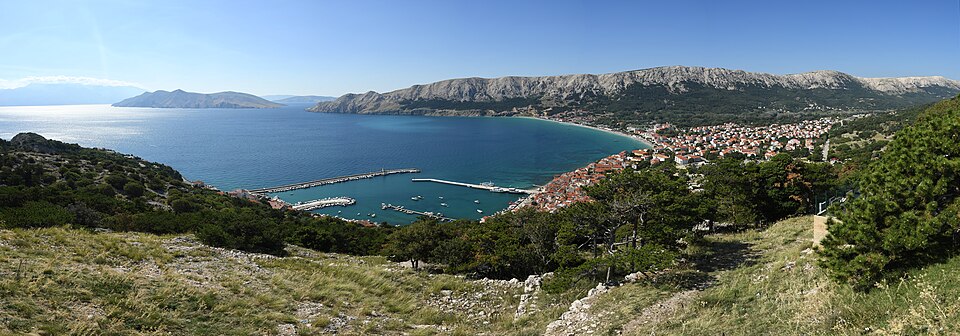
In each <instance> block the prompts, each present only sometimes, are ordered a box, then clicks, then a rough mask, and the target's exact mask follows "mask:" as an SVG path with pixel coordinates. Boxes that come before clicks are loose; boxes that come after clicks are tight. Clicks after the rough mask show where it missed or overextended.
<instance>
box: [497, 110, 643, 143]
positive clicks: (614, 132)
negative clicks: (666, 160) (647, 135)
mask: <svg viewBox="0 0 960 336" xmlns="http://www.w3.org/2000/svg"><path fill="white" fill-rule="evenodd" d="M511 118H525V119H535V120H542V121H549V122H555V123H558V124H564V125H571V126H577V127H583V128H589V129H592V130H595V131H600V132H604V133H608V134H613V135H617V136H621V137H625V138H630V139H632V140H636V141H637V142H640V143H641V144H643V145H645V146H647V148H653V144H651V143H650V142H649V141H647V140H646V139H644V138H641V137H639V136H636V135H630V134H627V133H623V132H620V131H615V130H611V129H606V128H600V127H597V126H590V125H584V124H578V123H575V122H570V121H559V120H553V119H547V118H540V117H530V116H515V117H511Z"/></svg>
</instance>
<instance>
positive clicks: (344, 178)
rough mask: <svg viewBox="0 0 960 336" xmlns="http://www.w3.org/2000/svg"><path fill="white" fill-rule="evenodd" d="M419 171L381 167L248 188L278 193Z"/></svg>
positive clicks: (255, 190) (254, 190)
mask: <svg viewBox="0 0 960 336" xmlns="http://www.w3.org/2000/svg"><path fill="white" fill-rule="evenodd" d="M419 172H420V169H417V168H402V169H380V171H375V172H370V173H363V174H353V175H346V176H338V177H331V178H325V179H320V180H314V181H309V182H301V183H293V184H286V185H282V186H277V187H269V188H257V189H250V190H248V191H249V192H252V193H255V194H269V193H278V192H284V191H290V190H297V189H306V188H313V187H318V186H322V185H325V184H333V183H340V182H347V181H355V180H361V179H368V178H373V177H377V176H387V175H392V174H408V173H419Z"/></svg>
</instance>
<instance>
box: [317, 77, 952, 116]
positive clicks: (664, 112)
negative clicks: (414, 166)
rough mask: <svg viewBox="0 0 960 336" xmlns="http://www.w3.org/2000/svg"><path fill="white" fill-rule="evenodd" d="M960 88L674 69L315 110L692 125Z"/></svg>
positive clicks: (451, 88)
mask: <svg viewBox="0 0 960 336" xmlns="http://www.w3.org/2000/svg"><path fill="white" fill-rule="evenodd" d="M958 92H960V82H958V81H955V80H950V79H946V78H943V77H901V78H861V77H855V76H851V75H848V74H845V73H842V72H837V71H814V72H807V73H800V74H791V75H782V76H781V75H772V74H766V73H755V72H746V71H742V70H729V69H722V68H703V67H684V66H671V67H659V68H650V69H643V70H635V71H626V72H618V73H610V74H602V75H591V74H578V75H564V76H544V77H501V78H461V79H451V80H445V81H440V82H436V83H430V84H425V85H414V86H412V87H410V88H407V89H401V90H396V91H391V92H387V93H382V94H381V93H376V92H367V93H364V94H347V95H344V96H341V97H340V98H337V100H335V101H332V102H322V103H319V104H317V105H316V106H314V107H312V108H310V109H309V110H310V111H313V112H337V113H363V114H428V115H513V114H524V113H526V114H543V113H546V114H554V113H559V112H563V111H570V110H579V109H584V110H587V111H590V112H591V113H602V112H609V113H616V114H618V115H617V116H618V117H619V118H620V119H623V120H638V121H652V120H667V121H682V120H684V119H687V118H689V117H690V116H691V115H698V114H706V113H710V114H719V115H724V116H726V117H727V118H726V119H721V120H719V121H727V120H737V118H738V117H743V116H749V115H753V114H782V113H804V112H809V113H814V112H823V111H836V110H878V109H891V108H900V107H905V106H913V105H917V104H923V103H930V102H934V101H938V100H941V99H944V98H948V97H951V96H953V95H956V94H957V93H958ZM747 119H749V118H747Z"/></svg>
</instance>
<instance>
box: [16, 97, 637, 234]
mask: <svg viewBox="0 0 960 336" xmlns="http://www.w3.org/2000/svg"><path fill="white" fill-rule="evenodd" d="M306 107H307V105H293V106H287V107H283V108H277V109H264V110H247V109H241V110H232V109H145V108H116V107H110V106H106V105H78V106H29V107H0V138H4V139H10V138H11V137H13V136H14V135H16V134H17V133H19V132H36V133H39V134H42V135H44V136H46V137H48V138H52V139H57V140H62V141H66V142H74V143H79V144H80V145H83V146H92V147H103V148H110V149H114V150H117V151H119V152H122V153H129V154H134V155H137V156H140V157H142V158H144V159H146V160H150V161H157V162H162V163H165V164H168V165H170V166H172V167H174V168H176V169H177V170H179V171H180V172H181V173H183V175H184V177H186V178H187V179H191V180H196V179H199V180H203V181H206V182H207V183H210V184H212V185H214V186H217V187H218V188H220V189H222V190H232V189H237V188H248V189H249V188H257V187H269V186H276V185H282V184H288V183H295V182H303V181H309V180H315V179H321V178H326V177H333V176H341V175H349V174H356V173H362V172H370V171H376V170H380V169H381V168H387V169H390V168H419V169H421V170H422V173H419V174H399V175H390V176H385V177H377V178H372V179H365V180H359V181H352V182H346V183H339V184H332V185H327V186H321V187H316V188H311V189H301V190H296V191H291V192H284V193H279V194H276V195H277V196H279V197H280V198H282V199H284V200H286V201H288V202H297V201H303V200H310V199H317V198H323V197H330V196H349V197H353V198H355V199H357V204H356V205H353V206H349V207H332V208H326V209H322V210H318V212H322V213H328V214H338V211H341V212H340V213H339V215H341V216H343V217H346V218H362V219H371V217H369V216H368V214H376V217H375V218H373V219H374V220H376V221H378V222H382V221H386V222H390V223H394V224H402V223H409V222H410V221H412V220H413V219H414V217H413V216H410V215H405V214H401V213H398V212H395V211H391V210H381V209H380V204H381V203H384V202H385V203H392V204H396V205H404V206H406V207H407V208H411V209H415V210H423V211H435V212H436V211H439V212H443V213H444V214H445V215H447V216H449V217H456V218H474V219H476V218H480V217H481V216H483V215H488V214H492V213H494V212H496V211H499V210H501V209H503V208H505V207H506V206H507V204H508V203H509V202H511V201H514V200H516V199H517V198H518V197H519V195H512V194H499V193H492V192H488V191H483V190H474V189H468V188H464V187H457V186H449V185H441V184H436V183H429V182H416V183H415V182H411V181H410V179H411V178H438V179H446V180H452V181H461V182H467V183H481V182H485V181H491V182H494V183H496V184H497V185H500V186H512V187H520V188H527V187H531V186H534V185H540V184H543V183H546V182H547V181H549V180H550V179H551V178H552V177H553V176H554V175H556V174H560V173H563V172H566V171H570V170H573V169H576V168H578V167H581V166H583V165H585V164H587V163H589V162H592V161H595V160H597V159H600V158H602V157H604V156H607V155H610V154H613V153H617V152H620V151H622V150H628V149H636V148H640V147H643V146H644V145H643V144H642V143H640V142H638V141H635V140H633V139H630V138H625V137H620V136H617V135H613V134H608V133H605V132H599V131H595V130H591V129H587V128H583V127H577V126H571V125H565V124H559V123H553V122H547V121H541V120H534V119H525V118H476V117H474V118H471V117H414V116H365V115H351V114H322V113H309V112H305V111H303V109H304V108H306ZM416 195H421V196H423V199H422V200H420V201H412V200H411V199H410V198H411V197H412V196H416ZM441 196H442V197H444V199H443V200H442V201H441V200H440V199H439V197H441ZM475 200H479V201H480V204H476V203H474V201H475ZM441 202H445V203H447V204H448V205H449V206H448V207H442V206H441V205H440V203H441ZM477 209H480V210H483V213H482V214H481V213H478V212H477V211H476V210H477ZM357 213H360V214H361V215H360V216H357Z"/></svg>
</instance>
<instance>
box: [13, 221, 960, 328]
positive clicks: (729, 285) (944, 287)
mask: <svg viewBox="0 0 960 336" xmlns="http://www.w3.org/2000/svg"><path fill="white" fill-rule="evenodd" d="M811 224H812V217H799V218H794V219H790V220H786V221H783V222H780V223H777V224H774V225H772V226H771V227H770V228H768V229H766V230H765V231H762V232H760V231H752V230H751V231H746V232H744V233H738V234H718V235H711V236H707V237H706V238H705V240H704V241H703V242H702V243H700V244H698V245H697V247H696V248H694V249H692V250H691V251H690V253H691V254H690V255H691V257H690V258H691V260H692V261H694V263H695V264H696V266H695V267H694V268H692V269H689V268H679V269H677V270H675V271H670V272H665V273H661V274H660V275H659V276H657V277H656V278H655V279H653V280H650V281H638V282H635V283H628V284H624V285H621V286H619V287H613V288H606V287H599V288H600V289H598V290H593V291H591V293H592V294H593V295H592V296H590V297H588V298H584V299H582V300H579V301H577V302H576V303H573V304H571V302H572V301H573V300H574V299H576V298H577V297H580V296H584V295H586V294H587V291H586V290H585V289H580V288H578V289H573V290H570V291H568V292H566V293H562V294H551V293H549V292H547V291H544V290H540V289H538V288H537V286H536V284H535V283H527V284H525V283H524V282H523V281H502V280H466V279H464V278H462V277H458V276H451V275H433V274H428V273H424V272H417V271H413V270H412V269H410V268H407V267H403V266H402V264H398V263H391V262H388V261H386V260H384V259H383V258H382V257H352V256H345V255H339V254H328V253H319V252H315V251H312V250H308V249H303V248H298V247H295V246H288V247H287V251H288V256H287V257H274V256H270V255H264V254H255V253H244V252H240V251H234V250H226V249H220V248H214V247H209V246H206V245H203V244H201V243H199V242H197V241H196V240H195V239H194V238H193V237H192V236H190V235H161V236H157V235H152V234H143V233H113V232H91V231H86V230H77V229H69V228H43V229H12V230H0V274H3V275H4V276H3V277H0V294H2V295H0V305H2V307H4V309H3V310H0V321H2V322H3V323H0V333H18V334H22V333H48V334H64V333H86V332H100V333H117V334H153V333H157V332H160V333H174V334H209V333H216V334H276V335H295V334H297V333H300V334H344V335H369V334H387V335H400V334H411V333H412V334H437V333H439V334H481V333H486V334H497V335H540V334H548V335H570V334H618V333H620V334H624V335H649V334H651V333H653V334H658V335H659V334H663V335H700V334H726V335H748V334H752V335H756V334H777V335H810V334H820V335H833V334H861V333H864V332H866V333H868V334H872V333H877V334H916V333H940V334H953V333H956V332H958V331H960V328H958V327H960V325H958V323H957V321H958V318H960V304H958V301H956V298H957V297H958V295H960V282H958V281H960V280H958V279H960V258H954V259H950V260H948V261H947V262H945V263H943V264H938V265H934V266H930V267H927V268H924V269H920V270H917V271H914V272H912V273H910V274H909V275H908V276H906V277H904V278H903V279H902V280H900V281H899V282H898V283H889V284H883V285H880V286H878V288H876V289H875V290H874V291H871V292H869V293H858V292H854V291H853V290H852V289H850V288H849V287H847V286H843V285H839V284H837V283H836V282H834V281H832V280H831V279H829V277H828V276H827V274H826V272H825V271H824V270H822V269H821V268H820V267H819V266H818V264H817V262H816V259H817V255H816V253H815V252H814V250H813V248H812V244H811V238H812V236H813V234H812V225H811ZM523 294H526V295H523ZM520 306H523V307H524V309H518V308H519V307H520ZM568 307H569V311H568ZM518 311H519V312H520V313H518ZM565 311H566V313H564V312H565ZM561 314H563V316H562V317H561ZM558 318H559V319H558ZM555 319H558V320H557V321H554V320H555ZM548 325H549V326H548Z"/></svg>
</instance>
